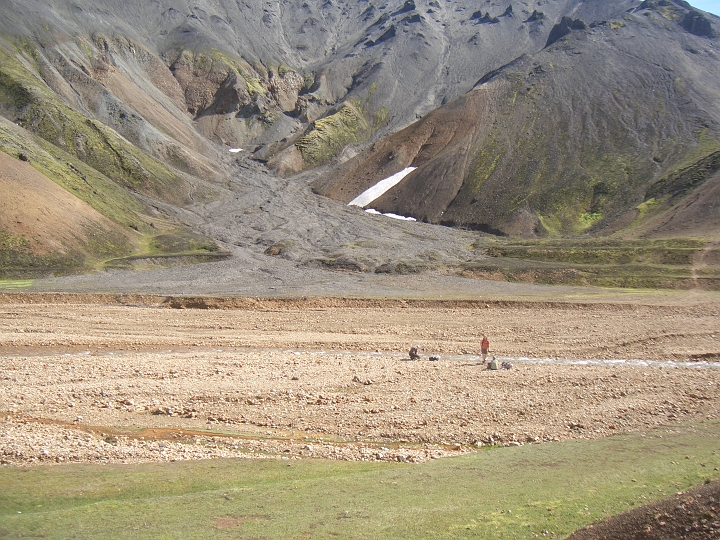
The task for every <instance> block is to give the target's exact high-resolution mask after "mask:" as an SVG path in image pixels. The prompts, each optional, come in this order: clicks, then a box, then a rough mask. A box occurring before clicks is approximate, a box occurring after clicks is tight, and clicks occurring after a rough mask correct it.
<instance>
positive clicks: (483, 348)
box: [480, 334, 490, 363]
mask: <svg viewBox="0 0 720 540" xmlns="http://www.w3.org/2000/svg"><path fill="white" fill-rule="evenodd" d="M488 349H490V340H489V339H488V338H487V336H486V335H485V334H483V337H482V341H481V342H480V352H481V353H482V359H483V363H484V362H485V358H487V354H488Z"/></svg>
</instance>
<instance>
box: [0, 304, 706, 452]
mask: <svg viewBox="0 0 720 540" xmlns="http://www.w3.org/2000/svg"><path fill="white" fill-rule="evenodd" d="M199 307H203V308H205V309H199ZM180 308H184V309H180ZM719 311H720V306H718V305H717V304H712V303H704V304H702V305H686V306H673V307H672V308H669V307H668V306H658V305H630V304H572V303H548V302H538V303H532V302H514V303H513V302H493V303H484V302H420V301H418V302H412V301H399V300H397V301H391V300H386V301H381V300H376V301H361V300H341V299H330V298H327V299H322V298H310V299H294V300H288V299H286V300H282V299H265V300H261V299H239V298H234V299H233V298H215V299H205V300H198V299H182V298H159V297H132V298H130V297H119V296H101V295H96V296H92V295H69V296H63V295H59V296H57V295H56V296H53V295H48V296H42V295H12V294H10V295H0V461H2V463H3V464H6V465H25V464H40V463H62V462H143V461H169V460H180V459H205V458H215V457H230V456H241V457H247V458H255V457H263V458H265V457H277V458H285V459H301V458H307V457H324V458H331V459H347V460H387V461H412V462H419V461H425V460H428V459H433V458H438V457H444V456H449V455H457V454H460V453H465V452H471V451H476V450H477V448H478V447H480V446H483V445H522V444H528V443H541V442H551V441H559V440H564V439H569V438H596V437H605V436H610V435H613V434H616V433H623V432H628V431H638V430H645V429H650V428H651V427H654V426H658V425H672V424H673V423H674V422H680V421H686V420H703V419H706V418H716V417H717V416H718V413H719V407H720V406H719V405H718V403H720V390H719V388H720V369H718V368H720V363H718V362H717V361H718V359H719V357H720V354H719V353H720V325H719V324H718V320H720V319H719V318H718V315H719V314H720V313H719ZM482 334H487V335H488V336H489V337H490V340H491V352H490V354H491V355H496V356H498V357H500V358H502V359H506V360H509V361H511V362H512V363H513V367H512V369H510V370H500V371H489V370H487V369H485V366H484V365H483V364H482V362H481V360H480V357H479V356H478V352H479V351H478V343H479V341H480V338H481V336H482ZM411 344H417V345H419V346H420V347H421V353H422V357H421V360H419V361H409V359H408V355H407V352H406V351H407V350H408V348H409V347H410V345H411ZM430 356H438V357H439V360H438V361H429V357H430ZM623 360H632V361H623Z"/></svg>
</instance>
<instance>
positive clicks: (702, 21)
mask: <svg viewBox="0 0 720 540" xmlns="http://www.w3.org/2000/svg"><path fill="white" fill-rule="evenodd" d="M680 26H682V27H683V28H684V29H685V30H686V31H688V32H690V33H691V34H693V35H696V36H701V37H711V38H713V37H717V33H716V32H715V30H714V29H713V27H712V24H711V23H710V20H709V19H708V18H707V17H705V16H704V15H703V14H702V13H699V12H697V11H695V10H694V9H693V10H691V11H688V12H687V13H686V14H685V16H684V17H683V19H682V21H681V23H680Z"/></svg>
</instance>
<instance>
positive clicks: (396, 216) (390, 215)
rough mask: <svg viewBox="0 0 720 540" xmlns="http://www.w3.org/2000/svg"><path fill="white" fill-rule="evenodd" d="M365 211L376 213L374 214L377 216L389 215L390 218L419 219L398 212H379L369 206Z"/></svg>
mask: <svg viewBox="0 0 720 540" xmlns="http://www.w3.org/2000/svg"><path fill="white" fill-rule="evenodd" d="M365 211H366V212H367V213H368V214H374V215H376V216H387V217H389V218H393V219H402V220H404V221H417V220H416V219H415V218H414V217H406V216H398V215H397V214H391V213H388V214H382V213H380V212H378V211H377V210H375V209H374V208H368V209H367V210H365Z"/></svg>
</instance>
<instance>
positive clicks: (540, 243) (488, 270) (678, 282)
mask: <svg viewBox="0 0 720 540" xmlns="http://www.w3.org/2000/svg"><path fill="white" fill-rule="evenodd" d="M704 247H705V242H703V241H701V240H694V239H670V240H642V241H624V240H615V239H605V240H585V241H577V240H575V241H573V240H568V239H559V238H556V239H548V240H535V241H513V240H507V241H495V242H493V243H492V244H489V245H487V244H486V245H483V243H482V242H479V243H478V245H476V246H474V248H475V250H476V251H477V250H479V249H484V253H485V255H487V256H488V257H490V258H489V259H487V260H482V261H477V262H473V263H470V264H467V265H465V266H464V267H463V274H464V275H466V276H468V277H475V278H480V279H504V280H507V281H522V282H535V283H546V284H568V285H596V286H607V287H626V288H628V287H629V288H668V289H675V288H678V289H686V288H692V287H694V286H695V285H696V284H695V282H694V281H693V279H692V265H693V260H694V257H695V255H696V254H697V253H699V252H700V251H702V250H703V248H704ZM718 270H719V269H718V268H715V267H713V268H710V269H707V271H706V272H704V273H703V278H704V279H705V280H706V282H707V283H706V285H707V286H708V287H710V288H717V287H718V286H720V273H718Z"/></svg>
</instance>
